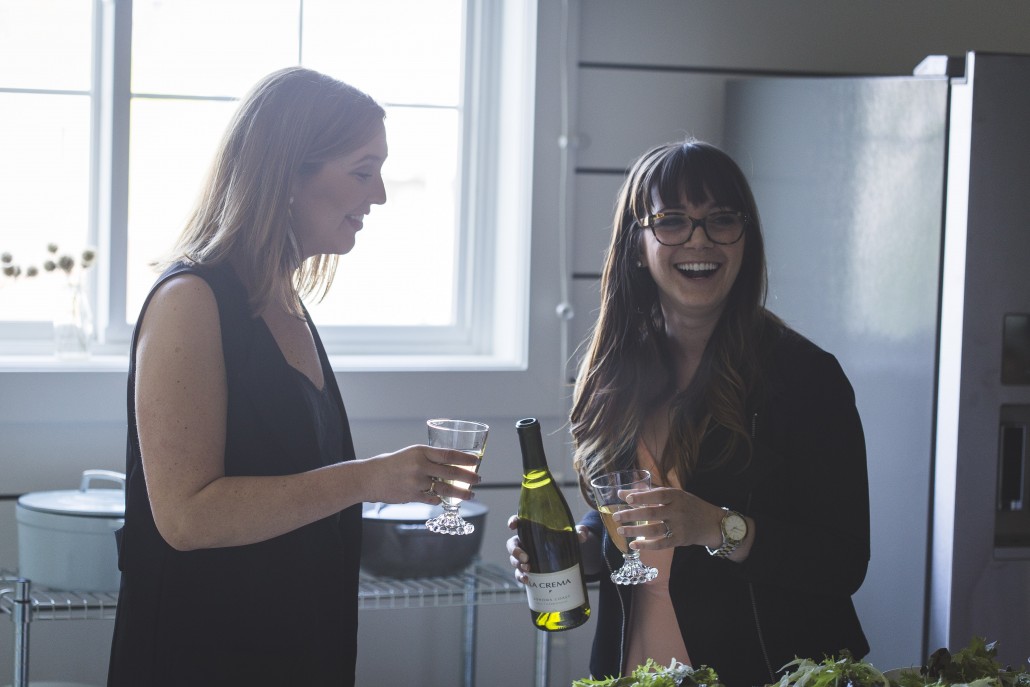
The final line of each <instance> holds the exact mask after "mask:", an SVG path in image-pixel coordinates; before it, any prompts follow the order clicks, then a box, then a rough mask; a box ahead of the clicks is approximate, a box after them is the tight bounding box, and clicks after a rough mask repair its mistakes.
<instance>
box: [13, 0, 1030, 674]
mask: <svg viewBox="0 0 1030 687" xmlns="http://www.w3.org/2000/svg"><path fill="white" fill-rule="evenodd" d="M570 7H571V10H572V12H571V19H572V20H571V22H570V26H571V35H570V42H569V46H570V49H571V50H572V51H573V54H572V59H571V63H572V64H573V66H574V69H573V71H572V72H571V73H570V75H569V76H570V78H569V83H570V84H571V86H572V99H571V101H570V106H571V115H572V117H571V122H572V131H571V132H570V133H572V134H573V135H575V134H577V133H580V132H579V131H578V129H579V128H580V124H581V123H582V122H585V121H587V120H586V119H585V118H581V115H582V114H583V112H584V111H585V110H589V111H590V114H591V116H592V117H591V119H590V120H589V121H591V122H592V125H591V126H594V130H593V131H592V132H591V135H590V137H589V139H588V140H581V141H580V148H578V149H576V150H573V151H572V155H571V160H570V162H571V163H572V167H573V168H575V167H576V166H581V167H582V166H598V167H605V168H614V169H618V168H622V167H624V166H625V165H626V164H627V163H628V162H629V161H630V160H631V159H632V158H633V157H634V156H636V155H637V154H638V153H640V152H642V151H643V150H644V149H645V148H646V147H647V146H649V145H651V144H653V143H660V142H663V141H666V140H669V139H672V138H677V137H680V136H682V135H683V134H684V133H692V134H695V135H698V136H699V137H705V138H709V139H712V140H713V141H715V142H717V141H718V138H719V135H720V133H721V130H720V128H719V127H720V124H719V122H720V117H721V98H719V97H716V95H717V94H718V92H719V88H720V86H719V78H717V77H718V76H719V74H720V72H719V71H717V70H720V69H729V70H744V71H751V70H755V71H767V70H771V71H794V72H804V73H813V72H818V73H850V74H857V73H875V74H909V73H911V70H912V68H913V67H914V66H915V65H916V64H917V63H918V62H919V61H920V60H921V59H922V57H924V56H925V55H928V54H941V53H948V54H956V55H958V54H963V53H965V51H967V50H972V49H976V50H988V51H1009V52H1024V53H1025V52H1030V33H1028V32H1027V31H1026V30H1025V27H1026V26H1028V25H1030V5H1027V4H1025V3H1023V2H1022V1H1021V0H995V1H994V2H992V3H990V4H989V5H987V4H983V3H974V2H969V1H968V0H907V1H906V2H904V3H898V2H896V0H864V1H863V2H850V3H849V2H842V1H839V2H826V0H779V1H778V2H768V1H767V0H632V1H631V0H581V1H580V2H575V1H573V2H571V3H570ZM561 11H562V3H561V2H559V0H541V2H540V7H539V26H538V31H539V38H538V41H539V44H538V48H539V54H538V66H537V75H538V84H537V91H536V94H537V104H536V127H535V131H536V138H535V141H533V142H532V145H533V146H534V154H535V163H534V168H535V179H534V203H533V255H532V258H533V280H532V297H531V350H530V367H529V370H528V371H526V372H497V373H482V374H476V373H453V374H448V373H442V372H422V373H408V374H400V373H394V374H387V373H372V372H341V373H340V374H339V375H338V378H339V381H340V385H341V388H342V390H343V394H344V400H345V401H346V403H347V406H348V411H349V412H350V414H351V417H352V424H353V432H354V436H355V441H356V444H357V448H358V453H359V455H368V454H372V453H377V452H380V451H385V450H390V449H392V448H396V447H399V446H402V445H405V444H407V443H411V442H413V441H421V431H422V422H423V420H424V419H425V417H427V416H428V415H431V414H432V415H436V414H444V413H447V414H455V415H467V416H476V417H483V418H485V419H487V421H488V422H490V423H491V424H492V426H493V427H494V432H493V436H492V438H491V444H490V452H489V454H488V457H487V459H486V460H485V461H484V466H483V475H484V479H485V480H486V481H488V482H492V483H495V484H506V485H510V486H507V487H505V488H500V489H493V490H485V489H484V490H481V492H480V494H481V498H482V499H483V500H484V501H485V502H487V503H488V505H490V507H491V512H490V514H489V515H488V524H487V528H488V532H487V535H488V536H487V541H486V545H485V546H484V550H483V555H484V558H486V559H487V560H489V561H493V562H501V563H503V561H504V554H503V539H504V538H505V530H504V526H503V523H504V520H505V519H506V518H507V515H508V512H510V511H511V510H512V509H514V507H515V502H516V500H517V489H516V488H515V484H516V482H517V479H518V472H519V466H518V450H517V445H516V443H515V438H514V431H513V425H514V422H515V421H516V420H517V419H519V418H520V417H523V416H526V415H537V416H538V417H540V418H541V420H542V422H543V424H544V428H545V431H557V430H559V429H560V428H561V426H562V423H563V420H562V418H563V416H564V414H565V412H566V403H567V393H568V390H567V388H566V387H565V386H564V385H563V383H562V380H561V377H562V363H561V353H560V350H561V347H560V341H561V339H560V337H561V329H560V326H561V325H560V323H559V321H558V320H557V318H556V317H555V315H554V308H555V305H556V304H557V303H558V302H559V300H560V294H561V293H562V284H561V282H560V274H561V272H560V270H559V269H558V268H559V262H558V261H559V255H560V254H561V251H560V250H559V248H560V245H559V233H558V232H556V231H555V228H556V226H557V224H558V222H559V219H560V218H559V211H560V203H559V196H558V189H559V187H560V185H559V181H560V180H561V178H562V177H561V174H562V170H561V165H560V162H561V157H560V154H559V148H558V140H559V136H560V134H561V133H562V131H561V114H562V113H561V109H560V103H561V98H560V96H561V93H560V83H561V80H560V78H559V74H558V71H557V70H558V64H559V63H560V59H559V57H560V50H561V46H562V42H561V38H562V36H561V26H562V21H561ZM580 61H583V62H589V63H593V64H592V65H590V66H584V67H578V68H576V67H575V65H576V64H577V63H578V62H580ZM626 65H633V66H637V67H641V68H640V69H635V70H631V71H630V70H626V69H624V67H625V66H626ZM668 66H675V67H687V68H692V69H693V68H696V69H698V70H700V71H693V72H687V73H686V74H684V75H682V78H684V79H687V80H689V81H690V82H691V92H692V93H693V94H694V97H692V98H690V99H689V100H687V101H685V102H682V103H680V104H679V105H680V106H681V107H678V109H675V110H672V109H668V108H661V107H657V106H656V105H655V104H654V103H652V101H651V100H649V98H648V97H646V96H648V95H649V94H651V93H654V92H655V90H654V89H655V88H658V89H660V88H661V84H662V83H663V79H662V78H661V77H662V75H663V74H667V73H668V72H665V71H664V69H663V68H664V67H668ZM704 70H716V71H704ZM651 85H654V87H651ZM642 86H647V87H645V88H642ZM639 92H643V94H644V96H645V97H643V98H638V97H636V95H635V94H636V93H639ZM698 93H700V94H702V96H701V97H698V96H697V94H698ZM529 143H530V142H528V141H527V144H529ZM569 180H570V185H569V189H570V197H569V207H570V209H569V216H570V229H571V231H572V233H573V235H572V242H571V245H572V248H573V251H572V258H571V260H570V263H571V264H572V267H573V269H574V270H575V271H577V272H583V273H593V272H597V271H599V270H600V264H601V255H602V253H601V251H603V245H604V241H603V234H604V232H605V231H606V224H607V222H608V214H609V213H610V209H611V206H612V194H613V193H614V188H615V186H616V185H617V183H618V179H617V178H616V177H615V176H613V175H603V174H571V173H570V176H569ZM598 236H601V237H602V238H600V239H599V238H598ZM569 286H570V288H571V290H572V293H573V295H574V297H575V299H574V300H575V303H576V305H577V312H578V313H579V317H577V319H575V320H573V322H572V323H571V332H572V334H571V336H570V339H571V340H573V341H576V340H578V339H579V338H581V337H582V335H583V334H584V333H585V332H586V330H587V327H588V326H589V320H590V319H591V317H590V313H591V311H592V310H594V309H596V296H595V295H592V294H595V293H596V285H595V284H594V282H593V281H592V280H591V279H589V278H587V279H575V280H572V283H571V284H570V285H569ZM124 369H125V363H124V361H123V360H112V361H106V362H105V361H96V362H95V363H94V365H93V366H92V367H89V368H73V367H68V366H54V365H51V364H46V363H41V364H39V365H36V366H34V367H28V368H26V367H23V366H22V367H12V366H7V367H4V368H0V494H4V495H11V494H19V493H23V492H26V491H34V490H42V489H61V488H68V487H69V486H70V485H73V484H75V483H76V481H77V475H78V474H79V473H80V472H81V470H82V469H84V468H111V469H119V468H120V467H122V466H123V461H124V442H125V434H124V433H125V418H124V407H125V406H124V403H125V398H124V396H125V394H124V381H125V374H124ZM564 436H565V435H564V433H560V434H559V435H556V436H553V437H550V438H549V443H548V446H547V448H548V452H549V456H550V457H551V461H552V464H553V465H552V467H555V468H559V467H564V468H565V469H566V470H567V469H568V459H567V454H566V453H565V452H564V451H563V448H562V447H563V445H564ZM574 498H575V495H572V499H570V501H572V502H574V503H577V502H575V501H573V499H574ZM577 505H578V503H577ZM574 509H575V507H574ZM14 532H15V528H14V523H13V504H12V502H11V501H5V502H0V567H12V563H13V562H14V561H15V560H16V548H15V544H14ZM922 545H923V542H920V541H913V542H912V546H913V547H918V546H922ZM874 555H875V552H874ZM899 564H902V565H903V564H904V561H899ZM430 616H431V617H430ZM361 622H362V634H361V649H362V656H361V660H360V664H361V665H360V666H359V674H360V676H361V677H360V679H361V684H366V685H374V684H385V683H386V682H388V681H391V680H392V681H395V682H408V683H411V684H416V683H417V684H431V685H441V686H443V685H453V684H458V680H457V678H456V677H455V676H456V675H458V673H457V672H456V670H457V669H456V667H455V666H456V664H457V656H458V647H459V646H460V615H459V614H458V613H457V612H450V611H447V612H440V613H426V612H418V611H370V612H363V613H362V620H361ZM110 625H111V624H110V622H109V621H81V622H68V623H54V622H41V623H37V624H36V625H35V626H34V627H33V635H34V641H33V647H32V651H33V656H34V660H33V663H32V670H33V677H35V678H36V679H70V678H72V677H81V678H83V679H84V680H88V681H91V682H94V683H96V684H101V683H102V682H103V680H104V675H105V673H106V642H107V641H108V637H109V633H110ZM528 625H529V624H528V622H527V621H526V617H525V609H524V607H522V606H518V605H510V606H496V607H484V609H483V612H482V613H481V625H480V627H481V632H480V654H479V660H478V666H479V670H478V674H479V677H480V682H481V683H483V684H490V685H492V686H495V685H496V686H498V687H502V686H503V685H513V686H515V685H527V684H530V683H531V675H532V662H531V656H532V647H533V640H534V634H533V632H534V631H533V630H532V629H531V628H529V627H528ZM591 634H592V626H590V625H588V626H586V627H585V628H583V629H581V630H576V631H573V632H569V633H564V635H563V636H562V637H560V638H559V640H558V641H557V642H556V646H555V647H554V651H553V654H554V656H553V670H552V684H555V685H563V684H569V683H570V682H571V680H572V679H573V678H576V677H580V676H583V675H585V673H586V670H587V668H586V655H587V653H588V650H589V641H590V635H591ZM430 636H432V642H431V643H430V645H429V647H428V648H426V647H425V646H424V644H425V643H426V642H428V641H429V639H427V638H428V637H430ZM447 636H450V637H453V640H452V641H450V642H447V641H446V639H445V638H446V637H447ZM871 640H872V641H873V643H874V646H875V645H878V644H881V645H882V642H884V641H885V638H882V637H872V638H871ZM886 641H889V638H886ZM405 645H411V646H413V647H414V646H422V648H421V649H420V652H421V653H419V657H420V658H421V659H422V660H420V661H409V660H405V651H404V649H403V647H404V646H405ZM10 650H11V635H10V632H9V630H8V628H7V627H5V626H4V624H3V623H2V622H0V684H2V683H3V682H4V681H6V679H7V676H8V675H9V674H10V662H9V661H10ZM919 658H920V657H913V660H918V659H919ZM427 662H428V663H427ZM427 676H428V677H427ZM487 678H489V680H487ZM427 680H428V681H427Z"/></svg>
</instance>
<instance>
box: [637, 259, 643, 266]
mask: <svg viewBox="0 0 1030 687" xmlns="http://www.w3.org/2000/svg"><path fill="white" fill-rule="evenodd" d="M643 266H644V261H643V260H641V259H640V258H637V267H638V268H642V267H643Z"/></svg>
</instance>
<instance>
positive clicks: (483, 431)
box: [426, 419, 490, 534]
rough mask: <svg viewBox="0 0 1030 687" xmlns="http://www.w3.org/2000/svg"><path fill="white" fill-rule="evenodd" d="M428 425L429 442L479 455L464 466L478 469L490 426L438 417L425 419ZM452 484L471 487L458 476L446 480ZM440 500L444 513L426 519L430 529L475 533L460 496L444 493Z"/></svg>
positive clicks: (439, 446) (437, 531)
mask: <svg viewBox="0 0 1030 687" xmlns="http://www.w3.org/2000/svg"><path fill="white" fill-rule="evenodd" d="M426 426H427V427H429V445H430V446H436V447H438V448H453V449H457V450H459V451H464V452H465V453H471V454H472V455H474V456H475V457H476V458H478V459H479V461H478V462H476V465H475V467H468V468H465V469H466V470H468V471H470V472H479V462H481V461H482V459H483V450H484V449H485V448H486V435H487V432H489V431H490V427H488V426H487V425H484V424H483V423H482V422H470V421H468V420H446V419H436V420H429V421H427V422H426ZM444 481H446V482H447V483H449V484H454V485H456V486H459V487H462V488H463V489H468V488H469V483H468V482H459V481H457V480H444ZM440 502H441V504H442V505H443V513H441V514H440V515H438V516H436V517H435V518H430V519H429V520H426V528H427V529H428V530H429V531H430V532H436V533H438V534H472V532H474V531H475V529H476V527H475V525H473V524H472V523H470V522H466V521H465V520H464V519H462V517H461V516H460V515H458V505H459V504H461V499H459V498H455V497H453V496H441V497H440Z"/></svg>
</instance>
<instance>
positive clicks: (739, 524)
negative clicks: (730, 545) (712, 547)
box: [723, 513, 747, 542]
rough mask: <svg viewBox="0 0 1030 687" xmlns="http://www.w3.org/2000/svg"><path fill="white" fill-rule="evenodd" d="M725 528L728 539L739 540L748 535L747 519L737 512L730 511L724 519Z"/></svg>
mask: <svg viewBox="0 0 1030 687" xmlns="http://www.w3.org/2000/svg"><path fill="white" fill-rule="evenodd" d="M723 529H724V531H725V532H726V538H727V539H730V540H732V541H736V542H739V541H740V540H741V539H743V538H744V537H745V536H747V521H745V520H744V518H742V517H741V516H739V515H737V514H736V513H730V514H729V515H727V516H726V519H725V520H724V524H723Z"/></svg>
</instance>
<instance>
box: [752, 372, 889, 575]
mask: <svg viewBox="0 0 1030 687" xmlns="http://www.w3.org/2000/svg"><path fill="white" fill-rule="evenodd" d="M793 377H794V379H795V381H794V382H793V383H792V385H791V387H790V389H788V390H787V391H786V393H785V396H784V398H783V401H782V402H778V403H777V406H776V408H775V409H774V410H770V411H768V412H767V414H766V416H765V417H764V418H762V417H760V418H759V419H758V427H759V429H758V434H759V436H758V443H759V444H763V437H762V434H763V431H764V432H767V433H773V432H774V430H773V429H772V426H774V425H775V426H777V429H776V430H775V434H776V435H777V436H778V437H779V440H778V442H777V444H776V445H775V446H768V445H767V444H766V446H767V450H771V451H775V452H778V453H779V460H780V461H781V462H780V464H779V465H778V467H777V468H776V471H777V473H776V474H775V475H774V476H772V478H771V479H769V480H766V481H765V482H763V483H761V484H758V485H756V486H755V494H754V507H753V508H752V510H751V513H752V514H753V515H754V517H755V519H756V521H757V523H758V536H757V537H756V539H755V542H754V544H753V546H752V549H751V554H750V556H749V557H748V560H747V561H745V562H744V564H743V565H742V569H743V572H744V573H745V574H747V575H748V576H749V577H751V578H753V579H756V580H761V581H763V582H768V583H771V584H777V585H781V586H785V587H792V588H802V589H805V590H808V591H813V592H816V593H827V594H840V593H846V594H853V593H854V592H855V591H857V590H858V588H859V587H860V586H861V584H862V581H863V579H864V578H865V573H866V569H867V567H868V564H869V553H870V539H869V483H868V476H867V468H866V450H865V439H864V434H863V431H862V423H861V420H860V418H859V415H858V410H857V408H856V405H855V394H854V390H853V389H852V387H851V383H850V382H849V381H848V379H847V377H846V375H845V374H844V371H843V370H842V369H841V367H840V364H839V363H838V362H837V360H836V358H834V357H833V356H831V355H829V354H827V353H820V354H818V355H815V356H810V357H807V358H806V365H805V372H804V374H803V375H801V374H797V375H793ZM763 427H764V430H763Z"/></svg>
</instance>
